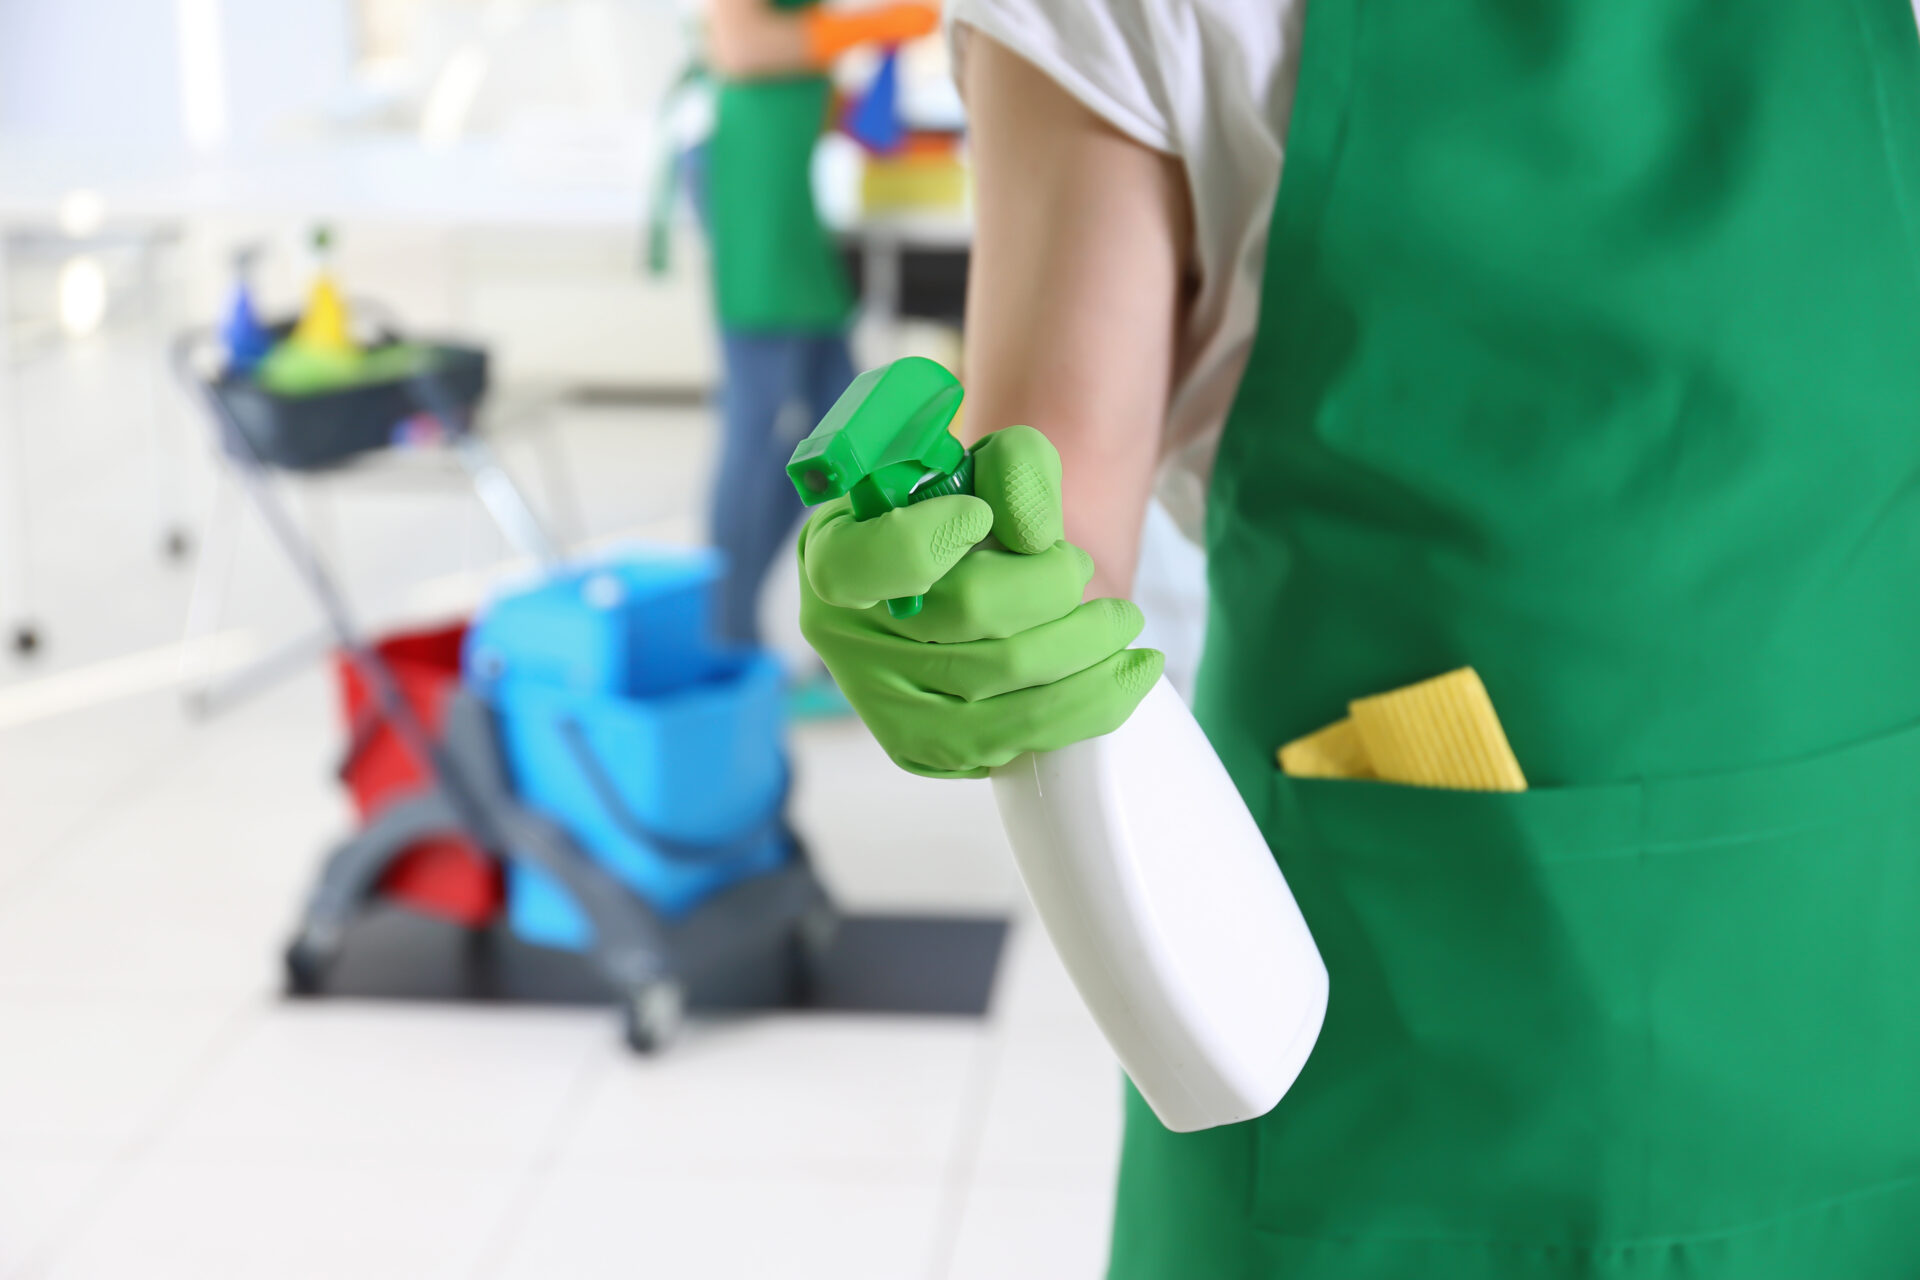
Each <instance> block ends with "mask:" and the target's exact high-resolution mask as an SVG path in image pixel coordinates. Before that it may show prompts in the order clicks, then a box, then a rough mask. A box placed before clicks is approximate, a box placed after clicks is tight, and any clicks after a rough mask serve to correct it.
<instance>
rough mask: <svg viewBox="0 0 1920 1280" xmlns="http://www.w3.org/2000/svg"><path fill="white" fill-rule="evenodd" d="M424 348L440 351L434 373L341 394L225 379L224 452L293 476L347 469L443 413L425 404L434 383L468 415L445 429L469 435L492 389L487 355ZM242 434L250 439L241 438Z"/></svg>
mask: <svg viewBox="0 0 1920 1280" xmlns="http://www.w3.org/2000/svg"><path fill="white" fill-rule="evenodd" d="M383 345H385V344H383ZM423 345H425V346H427V347H428V349H429V350H431V352H432V353H433V360H432V363H431V366H430V367H429V368H427V369H425V370H422V371H420V372H418V373H415V374H413V375H411V376H409V377H402V378H392V379H386V380H383V381H378V382H366V383H360V384H357V385H355V386H351V387H346V388H343V389H341V390H339V391H323V392H318V393H316V394H312V395H282V394H279V393H276V392H273V391H269V390H267V389H266V388H265V387H262V386H261V385H260V384H259V383H257V382H255V381H254V380H253V379H252V378H251V377H248V376H246V375H244V374H242V375H239V376H233V375H222V376H221V377H220V378H219V379H218V380H217V381H215V382H213V383H212V384H211V385H210V386H209V390H210V391H212V393H213V394H214V395H216V396H218V397H219V399H220V402H221V403H222V404H223V405H224V406H225V408H226V410H227V412H226V413H224V414H222V415H220V444H221V447H222V448H224V449H225V450H226V451H227V452H228V453H230V454H234V455H236V456H243V457H244V456H251V457H253V458H255V459H257V460H258V461H260V462H261V463H264V464H265V465H267V466H269V467H277V468H280V469H282V470H286V471H322V470H325V469H327V468H328V467H336V466H339V465H340V464H342V463H344V462H346V461H348V460H349V459H352V458H354V457H357V456H358V455H360V454H363V453H371V452H373V451H374V450H377V449H387V448H391V447H392V446H393V445H394V444H395V443H396V440H395V432H396V430H397V429H398V428H399V427H400V426H401V424H403V423H404V422H405V421H406V420H407V419H408V418H410V417H412V416H413V415H414V414H416V413H419V412H420V411H421V410H423V409H427V410H432V409H436V408H439V407H441V406H439V405H431V404H425V403H423V401H422V393H421V389H420V384H421V382H422V381H423V380H424V379H425V378H428V377H430V378H431V380H432V385H433V390H434V393H435V395H436V396H437V397H442V398H444V399H445V401H446V402H447V403H446V405H445V407H447V408H450V409H452V410H454V411H455V412H456V413H458V414H459V416H460V419H461V420H460V421H459V422H454V423H447V424H445V426H446V427H447V429H448V430H452V431H459V430H463V429H464V427H465V424H466V423H467V422H469V421H471V420H472V413H473V409H474V406H475V405H477V404H478V403H479V402H480V399H481V397H482V396H484V395H485V394H486V391H487V353H486V351H485V349H484V348H481V347H471V346H461V345H459V344H456V343H427V344H423ZM236 431H237V432H240V433H242V434H244V435H245V437H246V438H245V439H244V440H236V439H234V433H235V432H236Z"/></svg>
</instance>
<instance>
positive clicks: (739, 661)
mask: <svg viewBox="0 0 1920 1280" xmlns="http://www.w3.org/2000/svg"><path fill="white" fill-rule="evenodd" d="M384 341H391V342H398V341H400V340H399V339H398V338H396V337H392V336H389V337H388V338H387V339H384ZM409 348H410V350H411V351H412V352H414V353H415V355H414V356H413V357H410V358H409V359H408V360H407V361H406V362H405V363H404V367H403V366H402V365H401V364H400V363H399V362H395V364H394V366H393V367H394V368H395V370H396V374H395V376H393V377H389V378H380V379H374V380H368V381H362V382H358V383H356V384H355V385H353V386H350V387H347V388H345V389H342V390H339V391H322V392H315V393H311V394H302V395H297V396H289V395H284V394H278V393H275V392H273V391H270V390H268V389H266V388H264V387H262V386H260V385H259V384H258V383H257V382H256V381H254V380H253V379H251V378H250V377H248V376H247V375H246V373H245V372H244V371H232V370H229V369H226V368H224V367H222V365H221V363H220V359H219V351H218V344H216V343H215V342H214V341H213V337H212V334H211V333H210V332H202V333H195V334H190V335H187V336H185V337H183V338H182V339H181V340H180V341H179V342H178V343H177V344H176V349H175V353H174V354H175V365H176V368H177V369H178V370H179V372H180V373H181V375H182V377H183V379H184V380H185V382H186V383H187V385H188V386H190V387H191V388H192V389H193V390H194V391H195V392H196V393H197V395H198V397H199V398H200V399H201V400H202V401H203V403H204V404H205V406H206V408H207V410H208V412H209V414H210V415H211V417H212V419H213V421H214V423H215V424H216V426H217V429H218V433H219V440H220V445H221V448H222V450H223V452H225V454H226V455H227V458H228V459H229V461H230V462H231V463H232V464H233V466H234V469H235V471H236V473H237V475H238V476H239V479H240V481H241V483H242V487H243V489H244V491H245V492H246V494H247V495H248V497H249V498H250V499H251V501H252V503H253V505H254V506H255V507H256V509H257V510H258V511H259V514H260V515H261V517H262V519H263V521H264V522H265V523H266V525H267V527H268V528H269V529H270V530H271V532H272V533H273V535H274V537H275V539H276V541H277V542H279V544H280V545H281V547H282V549H283V550H284V551H285V553H286V555H287V557H288V559H289V560H290V561H291V562H292V564H293V566H294V568H295V570H296V571H297V572H298V574H299V576H300V578H301V579H302V581H303V582H304V583H305V584H306V586H307V587H308V588H309V589H310V591H311V593H312V595H313V597H314V599H315V600H316V602H317V603H318V604H319V606H320V608H321V610H322V612H323V613H324V615H325V617H326V621H327V623H328V625H329V627H330V629H331V631H332V633H333V636H334V638H335V640H336V642H337V644H338V652H339V661H340V663H341V666H342V671H343V682H342V687H343V702H344V706H345V710H346V712H347V715H348V720H349V725H350V746H349V750H348V753H347V758H346V760H345V762H344V764H343V767H342V776H343V778H344V779H345V780H346V781H347V782H348V784H349V786H350V788H351V789H352V791H353V794H354V798H355V801H356V806H357V807H358V809H359V811H360V813H361V815H362V820H363V825H362V826H361V827H360V829H359V830H358V831H356V832H355V833H354V834H353V835H352V836H350V837H349V838H347V839H346V840H344V841H343V842H341V843H340V844H339V845H337V846H336V847H335V848H334V849H333V850H332V851H331V852H330V853H329V854H328V856H327V859H326V862H325V865H324V867H323V869H322V871H321V874H320V877H319V880H318V883H317V884H316V886H315V887H314V889H313V891H312V894H311V896H310V897H309V898H308V900H307V903H306V905H305V908H304V911H303V913H302V918H301V921H300V924H299V927H298V929H297V931H296V933H295V935H294V938H293V940H292V942H291V943H290V945H289V946H288V949H287V952H286V978H287V985H288V989H289V991H290V992H292V993H294V994H297V995H320V994H323V993H324V991H325V987H326V979H327V973H328V970H329V968H330V967H331V966H332V965H333V964H334V962H335V961H336V960H337V959H338V958H339V956H340V954H341V951H342V949H343V946H344V943H345V940H346V938H347V934H348V930H349V926H350V925H351V924H352V922H353V921H354V919H355V918H356V916H357V915H358V914H359V913H360V912H361V911H362V910H363V909H364V908H365V907H367V906H368V905H369V904H370V903H371V902H373V901H374V900H375V899H377V898H380V897H382V896H387V897H391V898H394V899H396V900H398V901H400V902H402V903H405V904H407V905H409V906H412V907H414V908H417V909H421V910H425V911H429V912H432V913H434V914H437V915H440V916H442V917H444V918H447V919H451V920H454V921H457V922H458V923H461V924H463V925H466V926H468V927H471V928H474V929H485V928H490V927H493V926H494V925H495V923H496V922H497V921H498V920H500V919H503V918H505V919H508V920H509V921H510V922H511V923H512V924H513V925H514V926H515V927H516V929H517V930H518V931H519V932H521V933H522V934H523V935H525V936H527V937H529V938H531V939H533V940H535V941H540V942H543V943H546V944H547V945H553V946H562V947H566V948H570V949H573V950H578V951H581V952H582V953H583V954H585V955H586V956H588V957H589V958H590V959H591V962H592V963H593V965H594V966H595V968H596V969H597V970H598V972H599V973H600V975H601V976H602V977H603V979H604V980H605V984H606V986H607V987H608V988H609V990H610V991H611V992H612V993H613V995H614V997H615V999H616V1000H617V1002H618V1004H619V1006H620V1008H621V1010H622V1013H623V1017H624V1020H625V1031H626V1038H627V1041H628V1043H629V1044H630V1045H631V1046H632V1047H633V1048H634V1049H636V1050H639V1051H642V1052H648V1051H652V1050H656V1049H658V1048H660V1047H662V1046H663V1045H664V1044H665V1043H666V1042H667V1041H668V1040H669V1039H670V1038H671V1037H672V1035H673V1033H674V1031H675V1029H676V1028H677V1026H678V1025H679V1022H680V1019H681V1014H682V1010H683V1005H684V999H685V992H686V989H687V986H688V984H689V982H690V981H692V980H693V979H694V978H696V977H697V976H699V975H700V974H702V973H705V972H707V971H710V970H714V969H719V968H724V967H725V966H727V965H729V964H735V963H738V962H739V961H740V960H741V959H742V958H743V957H760V956H766V955H769V954H772V955H777V956H781V957H783V960H782V964H783V968H784V971H785V972H786V973H787V974H788V975H789V976H790V980H791V981H792V982H794V983H796V984H804V983H805V981H806V977H807V974H808V972H809V971H810V962H811V960H812V959H813V958H814V957H817V955H818V954H819V953H820V952H821V951H822V950H824V948H825V947H826V946H827V944H828V942H829V941H830V940H831V937H832V935H833V931H834V928H835V924H836V917H835V915H834V912H833V909H832V906H831V904H830V903H829V901H828V899H827V896H826V894H825V892H824V891H823V890H822V888H821V886H820V884H819V882H818V880H817V879H816V877H815V876H814V874H813V872H812V869H811V867H810V866H809V864H808V861H807V858H806V856H805V851H804V849H803V848H802V847H801V845H800V843H799V841H798V840H797V839H796V838H795V837H794V835H793V833H792V832H791V831H790V830H789V829H788V828H787V825H786V822H785V818H784V813H785V793H786V782H787V773H786V763H785V758H784V754H783V752H782V751H781V748H780V738H779V724H778V679H777V675H778V673H777V671H776V670H775V669H774V666H773V663H772V660H771V659H770V658H767V657H766V656H765V655H761V654H758V653H756V652H753V651H730V650H726V649H723V648H720V647H717V646H714V645H713V644H712V643H711V642H710V640H709V639H708V638H707V637H706V635H705V611H704V600H705V583H706V581H707V580H708V579H709V578H710V576H711V573H712V568H713V567H712V566H711V565H710V564H709V563H707V562H705V561H702V560H700V559H699V558H698V557H694V558H693V559H691V560H684V562H682V561H676V560H675V559H674V558H672V557H658V556H655V557H650V558H645V559H642V560H640V561H628V562H624V563H612V564H595V565H582V566H567V565H564V564H562V562H561V559H560V557H559V555H558V553H557V551H556V549H555V548H554V546H553V544H552V542H551V540H550V539H549V538H548V537H547V536H546V534H545V531H544V529H543V527H542V526H541V523H540V521H539V520H538V519H537V518H536V517H535V516H534V514H533V512H532V510H531V509H530V508H529V506H528V505H527V504H526V502H525V501H524V500H523V498H522V496H521V495H520V492H519V490H518V488H517V487H516V486H515V485H514V484H513V482H512V480H511V478H510V477H509V476H508V475H507V473H506V472H505V471H504V470H503V469H502V468H501V467H500V466H499V464H498V463H497V461H496V460H495V459H494V457H493V455H492V452H491V450H490V449H489V448H488V447H487V445H486V442H485V441H484V440H483V439H482V438H481V436H480V435H479V434H478V433H477V432H476V431H475V429H474V425H473V424H474V418H475V410H476V408H477V406H478V404H479V401H480V399H481V397H482V395H483V394H484V392H485V389H486V358H485V353H484V352H482V351H478V350H476V349H473V348H464V347H458V346H451V345H443V344H420V343H412V344H409ZM423 439H424V440H430V441H434V442H436V443H438V444H439V445H441V446H444V447H446V448H449V449H451V450H452V451H453V452H454V453H455V454H456V455H457V456H458V458H459V459H460V461H461V463H462V464H463V465H464V466H465V467H466V469H467V470H468V472H469V473H470V474H471V475H472V477H473V481H474V485H475V489H476V492H477V493H478V494H479V496H480V497H481V499H482V501H483V502H484V503H485V505H486V506H487V508H488V510H489V511H490V513H492V514H493V515H494V517H495V519H496V520H497V521H498V522H499V523H500V525H501V527H502V529H503V530H504V531H505V532H506V533H507V535H508V537H509V539H510V540H512V541H513V542H514V543H515V544H516V545H518V546H520V547H521V548H522V549H523V550H525V551H528V552H530V553H531V554H533V555H534V556H535V557H536V558H537V559H538V560H539V561H540V562H541V563H542V564H543V565H544V566H546V568H545V570H544V572H543V575H542V577H541V578H540V579H538V580H536V581H535V582H534V583H532V584H531V585H529V586H528V587H527V588H525V589H523V590H520V591H515V592H511V593H508V594H507V595H505V596H503V597H501V598H500V599H499V600H497V601H496V602H495V603H494V604H493V605H492V606H491V607H490V608H489V609H488V610H487V611H486V612H485V613H484V614H483V615H482V617H481V619H480V620H479V622H478V624H477V625H476V626H475V627H474V628H473V630H472V631H471V632H467V631H465V630H463V629H459V628H450V629H445V630H442V631H438V632H426V633H416V634H414V635H411V636H402V637H390V638H389V639H388V640H386V641H384V642H382V643H380V644H374V643H370V642H368V641H367V640H366V639H365V638H364V637H363V636H362V634H361V632H360V630H359V628H358V627H357V626H356V624H355V622H354V620H353V617H352V615H351V613H350V612H349V609H348V606H347V604H346V601H345V599H344V598H343V596H342V595H341V593H340V592H339V591H338V589H337V588H336V587H335V585H334V582H333V579H332V577H331V576H330V574H329V573H328V572H327V570H326V568H325V566H324V565H323V564H322V562H321V559H320V557H319V555H318V554H317V552H316V551H315V549H314V547H313V546H312V544H311V543H310V541H309V540H308V538H307V537H306V536H305V534H304V532H303V531H302V529H301V528H300V526H299V525H298V524H297V523H296V522H295V521H294V520H293V519H292V518H291V516H290V515H289V513H288V512H287V511H286V509H285V507H284V506H283V505H282V503H281V502H280V500H279V498H278V495H277V494H276V492H275V490H274V486H273V483H272V473H273V472H274V471H275V470H312V469H318V468H324V467H330V466H339V465H345V464H346V463H348V462H351V461H352V460H353V459H355V458H357V457H359V456H361V455H363V454H365V453H367V452H370V451H373V450H376V449H384V448H389V447H394V446H395V445H397V444H404V443H408V442H418V441H420V440H423ZM456 663H457V664H458V665H456ZM462 668H464V677H463V673H462Z"/></svg>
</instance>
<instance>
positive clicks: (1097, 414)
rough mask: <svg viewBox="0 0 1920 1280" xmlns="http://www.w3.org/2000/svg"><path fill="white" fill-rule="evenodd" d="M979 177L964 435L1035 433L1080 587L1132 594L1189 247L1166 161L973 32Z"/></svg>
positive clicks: (969, 64)
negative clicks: (1061, 508) (1043, 439)
mask: <svg viewBox="0 0 1920 1280" xmlns="http://www.w3.org/2000/svg"><path fill="white" fill-rule="evenodd" d="M963 84H964V87H965V90H966V97H967V103H968V112H969V119H970V130H971V140H972V148H973V155H974V166H975V191H976V200H975V204H976V222H977V226H976V231H975V241H974V253H973V266H972V275H971V279H970V281H969V284H968V293H967V346H968V349H967V370H966V374H967V377H966V381H967V388H968V394H967V415H966V423H967V430H968V431H969V433H971V434H973V435H980V434H984V433H985V432H987V431H991V430H994V429H996V428H999V427H1004V426H1009V425H1011V424H1013V423H1028V424H1030V425H1032V426H1035V427H1037V428H1039V429H1040V430H1041V431H1044V432H1045V433H1046V434H1047V436H1048V437H1049V438H1050V439H1051V440H1052V441H1053V443H1054V446H1055V447H1056V448H1058V449H1059V451H1060V457H1061V462H1062V464H1063V468H1064V473H1065V482H1064V498H1065V510H1066V521H1067V537H1068V539H1069V540H1071V541H1072V542H1074V543H1076V544H1078V545H1080V546H1082V547H1084V548H1086V549H1087V551H1088V552H1090V553H1091V554H1092V555H1093V558H1094V562H1095V564H1096V565H1097V566H1098V572H1097V576H1096V577H1095V579H1094V583H1093V587H1092V588H1091V589H1092V590H1093V591H1094V592H1096V593H1098V594H1118V595H1125V594H1126V593H1127V592H1128V591H1129V590H1130V589H1131V586H1132V583H1133V573H1134V564H1135V561H1136V559H1137V557H1138V553H1139V541H1140V525H1141V520H1142V518H1143V515H1144V513H1145V510H1146V504H1147V499H1148V497H1149V495H1150V494H1151V491H1152V487H1153V476H1154V470H1155V464H1156V462H1157V459H1158V455H1159V443H1160V434H1161V429H1162V424H1163V422H1164V420H1165V416H1166V409H1167V399H1168V395H1169V390H1170V387H1171V385H1172V378H1173V366H1174V358H1175V335H1176V332H1177V329H1178V320H1179V315H1180V309H1181V306H1182V305H1183V301H1184V296H1185V295H1184V287H1183V286H1184V283H1185V278H1186V270H1185V266H1186V263H1187V261H1188V254H1189V244H1190V241H1191V236H1192V229H1191V225H1190V215H1189V213H1188V202H1187V191H1186V177H1185V173H1184V171H1183V169H1182V168H1181V166H1180V164H1179V162H1178V161H1177V160H1174V159H1172V158H1170V157H1167V156H1164V155H1161V154H1159V153H1157V152H1154V151H1151V150H1148V149H1147V148H1145V147H1142V146H1140V145H1139V144H1137V143H1135V142H1133V141H1131V140H1130V139H1128V138H1125V137H1123V136H1122V135H1121V134H1119V133H1117V132H1115V131H1114V130H1113V129H1112V128H1110V127H1109V126H1107V125H1106V124H1104V123H1103V122H1101V121H1100V120H1099V119H1098V118H1096V117H1095V116H1094V115H1093V114H1092V113H1091V112H1089V111H1087V110H1086V108H1084V107H1082V106H1081V105H1080V104H1079V103H1078V102H1076V101H1074V100H1073V99H1072V98H1071V97H1070V96H1069V95H1068V94H1067V93H1066V92H1065V91H1064V90H1062V89H1061V88H1060V87H1059V86H1058V85H1056V84H1054V83H1053V82H1052V81H1051V80H1049V79H1047V78H1046V77H1045V76H1044V75H1042V74H1041V73H1040V72H1039V71H1038V70H1036V69H1035V68H1033V67H1032V66H1030V65H1029V64H1027V63H1026V62H1024V61H1022V60H1021V59H1019V58H1018V57H1016V56H1015V55H1014V54H1012V53H1010V52H1009V51H1008V50H1007V49H1006V48H1004V47H1003V46H1001V45H998V44H996V43H994V42H993V41H991V40H989V39H987V38H985V37H984V36H981V35H980V34H979V33H977V32H975V33H970V38H969V39H968V42H967V59H966V66H965V69H964V74H963Z"/></svg>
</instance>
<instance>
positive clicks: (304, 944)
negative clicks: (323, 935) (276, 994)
mask: <svg viewBox="0 0 1920 1280" xmlns="http://www.w3.org/2000/svg"><path fill="white" fill-rule="evenodd" d="M332 961H333V957H332V956H330V955H328V954H326V953H325V952H324V951H322V950H321V949H320V948H319V947H316V946H314V945H313V944H312V943H310V942H308V941H307V940H306V939H305V938H299V939H296V940H295V941H294V943H293V945H292V946H290V947H288V948H287V956H286V965H287V994H288V995H290V996H317V995H319V994H320V992H321V990H322V989H323V988H324V987H325V986H326V979H327V969H328V967H329V966H330V965H331V963H332Z"/></svg>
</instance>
